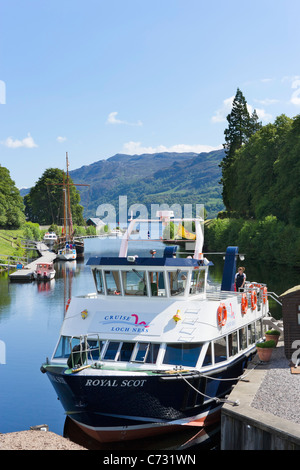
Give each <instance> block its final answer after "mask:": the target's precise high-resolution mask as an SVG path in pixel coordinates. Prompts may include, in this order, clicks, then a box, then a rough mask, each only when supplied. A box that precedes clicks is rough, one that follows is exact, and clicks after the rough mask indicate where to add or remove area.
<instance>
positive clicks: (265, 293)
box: [262, 287, 268, 304]
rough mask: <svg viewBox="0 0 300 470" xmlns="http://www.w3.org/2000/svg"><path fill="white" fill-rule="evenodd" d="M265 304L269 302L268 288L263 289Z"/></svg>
mask: <svg viewBox="0 0 300 470" xmlns="http://www.w3.org/2000/svg"><path fill="white" fill-rule="evenodd" d="M262 298H263V303H264V304H265V303H266V302H267V298H268V289H267V288H266V287H264V288H263V297H262Z"/></svg>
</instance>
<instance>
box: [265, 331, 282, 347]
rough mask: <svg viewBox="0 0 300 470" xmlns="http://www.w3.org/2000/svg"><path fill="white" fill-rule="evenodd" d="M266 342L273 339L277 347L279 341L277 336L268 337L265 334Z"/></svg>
mask: <svg viewBox="0 0 300 470" xmlns="http://www.w3.org/2000/svg"><path fill="white" fill-rule="evenodd" d="M265 336H266V341H269V340H270V339H273V340H274V341H275V346H277V343H278V340H279V335H268V334H267V333H266V335H265Z"/></svg>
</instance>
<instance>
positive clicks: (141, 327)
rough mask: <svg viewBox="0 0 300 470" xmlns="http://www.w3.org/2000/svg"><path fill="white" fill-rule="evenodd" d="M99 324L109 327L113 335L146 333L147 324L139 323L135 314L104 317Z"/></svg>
mask: <svg viewBox="0 0 300 470" xmlns="http://www.w3.org/2000/svg"><path fill="white" fill-rule="evenodd" d="M100 323H102V324H103V326H109V327H110V328H109V331H112V332H115V333H148V331H149V330H148V328H149V326H150V325H149V323H146V322H145V321H143V320H142V321H141V320H140V319H139V316H138V315H137V314H135V313H133V314H131V315H120V314H119V315H105V317H104V320H103V321H101V322H100Z"/></svg>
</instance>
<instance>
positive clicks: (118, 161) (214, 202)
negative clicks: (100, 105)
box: [70, 150, 224, 218]
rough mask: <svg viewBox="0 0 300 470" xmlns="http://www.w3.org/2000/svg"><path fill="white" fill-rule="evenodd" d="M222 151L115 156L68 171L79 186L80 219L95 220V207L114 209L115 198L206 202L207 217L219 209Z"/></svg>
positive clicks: (143, 201) (136, 200)
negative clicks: (81, 185)
mask: <svg viewBox="0 0 300 470" xmlns="http://www.w3.org/2000/svg"><path fill="white" fill-rule="evenodd" d="M223 156H224V150H216V151H212V152H208V153H200V154H196V153H171V152H164V153H154V154H143V155H125V154H117V155H114V156H113V157H110V158H108V159H107V160H100V161H98V162H95V163H93V164H91V165H86V166H82V167H81V168H78V169H77V170H73V171H70V176H71V178H72V180H73V181H74V183H81V184H89V185H90V187H89V189H87V188H85V187H80V186H78V187H77V188H78V190H79V191H80V193H81V204H82V205H83V206H84V208H85V210H84V216H85V217H86V218H87V217H94V216H95V215H96V210H97V207H98V206H99V205H100V204H104V203H109V204H112V205H114V207H115V208H116V210H118V203H119V196H127V202H128V207H130V205H131V204H137V203H140V204H145V205H146V206H147V208H148V211H149V214H150V207H151V204H163V203H166V204H169V205H170V206H171V205H172V204H180V205H181V206H183V204H193V205H195V204H205V208H206V210H207V212H208V217H215V216H216V215H217V213H218V212H219V211H220V210H223V208H224V206H223V201H222V196H221V191H222V188H221V185H220V184H219V181H220V179H221V171H220V167H219V163H220V161H221V160H222V158H223Z"/></svg>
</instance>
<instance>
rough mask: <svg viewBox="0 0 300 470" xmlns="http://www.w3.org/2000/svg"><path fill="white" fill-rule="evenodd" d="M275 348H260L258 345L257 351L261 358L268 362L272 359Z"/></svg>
mask: <svg viewBox="0 0 300 470" xmlns="http://www.w3.org/2000/svg"><path fill="white" fill-rule="evenodd" d="M273 349H274V348H259V347H257V346H256V351H257V355H258V357H259V359H260V360H261V361H263V362H268V361H270V359H271V356H272V352H273Z"/></svg>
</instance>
